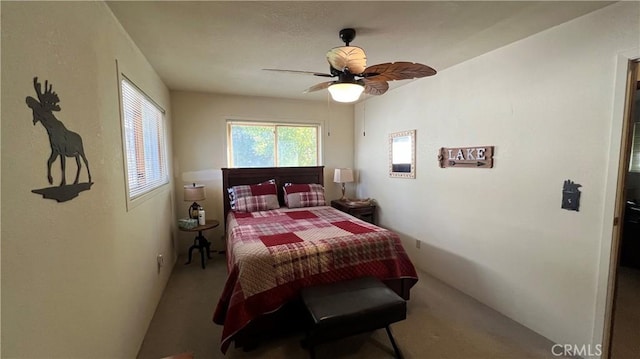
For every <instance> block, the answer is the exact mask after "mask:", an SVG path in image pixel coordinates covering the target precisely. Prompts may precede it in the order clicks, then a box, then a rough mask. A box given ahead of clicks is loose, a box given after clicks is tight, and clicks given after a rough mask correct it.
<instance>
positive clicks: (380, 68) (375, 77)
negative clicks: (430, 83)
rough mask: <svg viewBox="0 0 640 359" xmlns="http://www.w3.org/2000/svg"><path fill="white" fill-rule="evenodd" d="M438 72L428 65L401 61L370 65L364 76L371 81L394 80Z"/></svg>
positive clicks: (363, 73) (431, 74)
mask: <svg viewBox="0 0 640 359" xmlns="http://www.w3.org/2000/svg"><path fill="white" fill-rule="evenodd" d="M436 72H437V71H436V70H434V69H433V68H431V67H429V66H427V65H423V64H418V63H413V62H401V61H399V62H387V63H384V64H378V65H373V66H369V67H367V68H366V69H365V70H364V71H363V72H362V76H363V77H365V78H367V79H369V80H371V81H394V80H410V79H414V78H420V77H426V76H433V75H435V74H436Z"/></svg>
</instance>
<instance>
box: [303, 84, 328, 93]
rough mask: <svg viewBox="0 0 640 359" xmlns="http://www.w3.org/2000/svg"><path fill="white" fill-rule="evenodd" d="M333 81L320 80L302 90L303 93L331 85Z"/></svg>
mask: <svg viewBox="0 0 640 359" xmlns="http://www.w3.org/2000/svg"><path fill="white" fill-rule="evenodd" d="M334 82H335V81H327V82H321V83H319V84H317V85H313V86H311V87H309V88H308V89H306V90H304V93H309V92H313V91H318V90H324V89H326V88H327V87H329V86H331V85H333V83H334Z"/></svg>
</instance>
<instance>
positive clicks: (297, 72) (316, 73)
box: [262, 69, 334, 77]
mask: <svg viewBox="0 0 640 359" xmlns="http://www.w3.org/2000/svg"><path fill="white" fill-rule="evenodd" d="M262 70H264V71H276V72H288V73H292V74H301V75H314V76H322V77H334V76H333V75H331V74H323V73H321V72H313V71H299V70H281V69H262Z"/></svg>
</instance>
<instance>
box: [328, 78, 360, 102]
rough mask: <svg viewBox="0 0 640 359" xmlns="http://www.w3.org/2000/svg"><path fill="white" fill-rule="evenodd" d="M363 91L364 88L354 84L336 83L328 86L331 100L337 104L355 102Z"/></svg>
mask: <svg viewBox="0 0 640 359" xmlns="http://www.w3.org/2000/svg"><path fill="white" fill-rule="evenodd" d="M363 91H364V86H362V85H360V84H354V83H337V84H333V85H331V86H329V93H331V98H332V99H333V100H334V101H337V102H345V103H349V102H355V101H358V99H359V98H360V95H361V94H362V92H363Z"/></svg>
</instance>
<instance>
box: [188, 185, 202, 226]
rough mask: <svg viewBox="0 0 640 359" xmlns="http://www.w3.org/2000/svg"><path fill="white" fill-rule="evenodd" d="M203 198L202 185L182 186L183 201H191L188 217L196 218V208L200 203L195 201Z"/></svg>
mask: <svg viewBox="0 0 640 359" xmlns="http://www.w3.org/2000/svg"><path fill="white" fill-rule="evenodd" d="M204 199H205V195H204V186H203V185H196V184H195V183H194V184H192V185H186V186H184V200H185V202H190V201H193V204H191V207H189V218H193V219H198V208H200V205H199V204H198V203H197V202H196V201H202V200H204Z"/></svg>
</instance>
